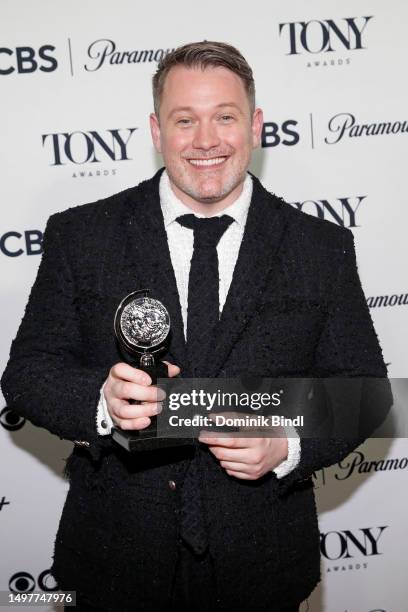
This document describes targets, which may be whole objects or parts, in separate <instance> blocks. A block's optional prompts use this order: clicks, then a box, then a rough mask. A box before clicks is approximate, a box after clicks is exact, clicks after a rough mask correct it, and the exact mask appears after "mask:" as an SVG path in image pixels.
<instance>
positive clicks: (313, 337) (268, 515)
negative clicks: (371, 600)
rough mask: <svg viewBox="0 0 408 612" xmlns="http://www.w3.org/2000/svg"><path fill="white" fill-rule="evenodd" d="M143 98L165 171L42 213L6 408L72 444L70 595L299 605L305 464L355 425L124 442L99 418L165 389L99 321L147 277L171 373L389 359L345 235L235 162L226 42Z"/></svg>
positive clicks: (243, 120) (236, 120)
mask: <svg viewBox="0 0 408 612" xmlns="http://www.w3.org/2000/svg"><path fill="white" fill-rule="evenodd" d="M153 98H154V110H155V112H154V113H153V114H152V115H151V117H150V125H151V132H152V137H153V142H154V145H155V147H156V149H157V151H158V152H160V153H161V154H162V155H163V159H164V165H165V168H162V169H161V170H159V171H158V172H157V174H156V175H155V176H154V177H153V178H151V179H150V180H147V181H144V182H142V183H141V184H140V185H138V186H137V187H134V188H131V189H128V190H126V191H124V192H122V193H119V194H117V195H114V196H112V197H109V198H107V199H105V200H102V201H99V202H97V203H92V204H87V205H85V206H80V207H77V208H74V209H70V210H68V211H65V212H63V213H60V214H57V215H53V216H52V217H51V218H50V220H49V222H48V225H47V229H46V232H45V238H44V255H43V259H42V262H41V266H40V269H39V272H38V277H37V280H36V282H35V285H34V287H33V290H32V293H31V295H30V299H29V303H28V306H27V310H26V314H25V317H24V319H23V322H22V324H21V326H20V329H19V331H18V334H17V338H16V340H15V341H14V343H13V346H12V350H11V357H10V362H9V364H8V367H7V370H6V372H5V374H4V377H3V390H4V394H5V397H6V398H7V401H8V404H9V406H10V408H13V409H14V410H16V411H17V412H18V413H20V414H21V415H22V416H24V417H26V418H29V419H31V420H32V421H33V423H35V424H37V425H39V426H42V427H45V428H47V429H48V430H49V431H51V432H53V433H55V434H57V435H59V436H60V437H61V438H66V439H69V440H73V441H75V442H76V443H75V447H74V451H73V453H72V454H71V456H70V457H69V459H68V462H67V474H68V475H69V477H70V489H69V492H68V496H67V500H66V503H65V506H64V510H63V515H62V518H61V522H60V525H59V530H58V534H57V537H56V542H55V555H54V564H53V567H52V571H53V573H54V575H55V577H56V579H57V581H58V583H59V586H60V587H61V588H62V589H65V590H75V591H76V592H77V598H78V608H79V609H80V610H95V609H97V610H113V611H116V610H152V611H153V610H154V611H159V610H161V611H164V610H166V611H168V610H172V611H178V610H184V609H189V610H194V611H201V610H208V611H211V610H235V611H238V610H243V611H251V610H254V611H255V610H256V611H257V612H259V611H265V612H266V611H269V612H294V611H295V610H298V608H299V604H300V602H301V601H303V600H304V599H305V598H306V597H307V596H308V595H309V594H310V593H311V591H312V590H313V588H314V587H315V586H316V584H317V583H318V582H319V580H320V568H319V560H320V555H319V531H318V523H317V516H316V509H315V503H314V495H313V484H312V479H311V476H312V473H313V472H314V471H315V470H317V469H319V468H321V467H323V466H328V465H331V464H332V463H335V462H337V461H339V460H341V459H342V458H343V457H345V456H346V455H347V454H348V453H349V452H350V451H351V450H352V449H353V448H354V447H355V446H356V445H357V444H358V442H359V441H361V440H362V439H363V437H364V436H362V437H356V438H353V439H350V440H346V439H344V438H338V439H325V438H324V437H323V436H320V437H319V438H315V439H309V438H305V437H299V436H298V434H297V433H296V432H295V431H294V432H293V435H290V436H289V437H287V434H286V432H284V431H283V430H280V431H279V434H280V435H277V437H276V438H255V437H254V438H237V437H236V438H233V437H225V438H224V437H214V436H212V437H211V436H208V435H207V436H204V434H203V433H202V434H201V435H200V437H199V440H198V441H197V442H196V444H195V446H194V448H186V447H180V448H177V449H174V448H173V449H167V450H161V451H150V452H149V453H136V454H135V455H132V454H129V453H126V452H124V451H123V449H121V448H120V447H119V446H118V445H116V444H115V443H114V441H112V438H111V435H110V431H111V427H112V425H113V424H116V425H118V426H119V427H121V428H122V429H128V430H129V429H133V430H142V429H144V428H146V427H147V426H148V425H149V424H150V422H151V421H150V417H152V416H153V415H156V414H158V412H160V405H159V404H158V403H157V402H156V393H155V388H154V387H153V386H152V384H151V382H152V381H151V379H150V377H149V376H148V375H147V374H146V373H144V372H142V371H140V370H138V369H136V368H133V367H131V366H130V365H128V364H126V363H123V362H122V359H121V355H120V352H119V351H118V347H117V345H116V343H115V340H114V337H113V333H112V321H113V317H114V313H115V310H116V308H117V306H118V304H119V303H120V301H121V300H122V298H123V297H124V296H125V295H127V294H128V293H130V292H132V291H135V290H137V289H142V288H145V287H148V288H150V289H151V290H152V293H153V295H154V296H155V297H157V298H158V299H160V300H161V301H162V302H163V304H165V305H166V307H167V309H168V310H169V313H170V317H171V321H172V336H171V342H170V345H169V347H168V352H167V354H166V355H165V356H164V358H165V359H166V361H167V363H168V369H169V375H170V376H176V375H181V376H184V377H208V378H222V377H228V378H234V377H241V376H248V375H255V376H259V375H261V376H266V377H278V376H281V377H282V376H292V377H298V378H301V377H322V376H336V377H341V376H353V377H354V376H369V377H377V376H378V377H381V376H385V375H386V368H385V366H384V361H383V358H382V354H381V349H380V347H379V344H378V340H377V337H376V334H375V331H374V329H373V325H372V322H371V319H370V315H369V311H368V308H367V305H366V302H365V299H364V295H363V292H362V290H361V285H360V281H359V278H358V274H357V268H356V262H355V254H354V246H353V237H352V234H351V232H350V231H349V230H346V229H343V228H339V227H337V226H335V225H333V224H330V223H328V222H325V221H322V220H318V219H315V218H312V217H310V216H307V215H304V214H302V213H301V212H299V211H296V210H294V209H293V208H292V207H291V206H289V205H287V204H285V203H284V202H283V200H281V199H279V198H277V197H276V196H274V195H273V194H271V193H269V192H268V191H267V190H266V189H265V188H264V187H263V186H262V185H261V183H260V182H259V180H258V179H257V178H255V177H254V176H252V175H250V174H249V173H248V167H249V164H250V161H251V155H252V151H253V149H254V148H256V147H257V146H259V142H260V135H261V130H262V111H261V110H260V109H259V108H256V106H255V87H254V81H253V76H252V71H251V68H250V67H249V65H248V63H247V62H246V60H245V59H244V58H243V57H242V55H241V53H240V52H239V51H238V50H237V49H235V48H234V47H232V46H230V45H227V44H224V43H218V42H199V43H192V44H188V45H184V46H182V47H179V48H178V49H176V50H175V51H173V52H171V53H170V54H168V55H167V56H166V57H164V58H163V60H162V61H161V62H160V64H159V66H158V70H157V72H156V74H155V75H154V78H153ZM131 400H136V402H138V404H137V405H135V404H134V403H131Z"/></svg>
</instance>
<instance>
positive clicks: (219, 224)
mask: <svg viewBox="0 0 408 612" xmlns="http://www.w3.org/2000/svg"><path fill="white" fill-rule="evenodd" d="M233 220H234V219H233V218H232V217H230V216H229V215H222V216H221V217H205V218H203V219H200V218H199V217H196V216H195V215H181V217H177V219H176V221H177V222H178V223H180V225H183V226H184V227H188V228H189V229H192V230H193V231H194V247H199V246H207V247H216V246H217V244H218V243H219V241H220V239H221V236H222V235H223V233H224V232H225V230H226V229H227V227H228V226H229V225H231V223H232V222H233Z"/></svg>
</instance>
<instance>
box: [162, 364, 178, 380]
mask: <svg viewBox="0 0 408 612" xmlns="http://www.w3.org/2000/svg"><path fill="white" fill-rule="evenodd" d="M163 363H165V364H166V365H167V373H168V375H169V378H173V377H174V376H177V374H180V372H181V370H180V368H179V367H178V366H176V365H174V363H169V362H168V361H163Z"/></svg>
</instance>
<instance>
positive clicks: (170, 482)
mask: <svg viewBox="0 0 408 612" xmlns="http://www.w3.org/2000/svg"><path fill="white" fill-rule="evenodd" d="M169 488H170V489H171V490H172V491H175V490H176V489H177V485H176V483H175V482H174V480H169Z"/></svg>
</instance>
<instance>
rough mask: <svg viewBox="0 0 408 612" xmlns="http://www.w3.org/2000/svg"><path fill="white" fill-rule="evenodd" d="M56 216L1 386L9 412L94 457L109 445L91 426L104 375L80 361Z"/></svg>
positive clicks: (77, 330) (70, 289) (69, 279)
mask: <svg viewBox="0 0 408 612" xmlns="http://www.w3.org/2000/svg"><path fill="white" fill-rule="evenodd" d="M62 214H64V213H62ZM60 216H61V213H59V214H56V215H53V216H52V217H50V219H49V221H48V223H47V227H46V230H45V233H44V240H43V255H42V260H41V263H40V266H39V269H38V274H37V278H36V280H35V283H34V285H33V288H32V290H31V294H30V297H29V300H28V304H27V307H26V310H25V314H24V317H23V320H22V322H21V324H20V327H19V330H18V333H17V336H16V338H15V340H14V341H13V343H12V346H11V351H10V359H9V362H8V365H7V368H6V370H5V372H4V374H3V377H2V381H1V384H2V390H3V393H4V397H5V399H6V401H7V404H8V406H9V408H11V409H13V410H15V411H16V412H17V413H18V414H19V415H21V416H22V417H25V418H27V419H29V420H30V421H31V422H32V423H33V424H34V425H37V426H39V427H44V428H45V429H47V430H48V431H50V432H51V433H53V434H56V435H58V436H59V437H60V438H61V439H62V438H66V439H68V440H73V441H80V444H81V445H82V446H85V447H88V448H89V451H90V452H91V454H93V456H94V457H97V456H98V455H99V452H100V449H101V446H103V445H105V446H106V445H107V444H109V443H110V438H109V441H107V440H106V439H105V438H103V439H102V438H98V435H97V424H96V411H97V405H98V401H99V391H100V388H101V386H102V384H103V381H104V380H105V378H106V377H107V374H108V372H107V371H106V370H105V369H103V368H100V369H99V368H90V367H87V365H86V364H84V363H83V362H82V350H81V331H80V323H79V320H78V314H77V309H76V300H77V296H76V293H75V286H74V279H73V276H72V273H71V270H70V266H69V264H68V261H67V258H66V256H65V254H64V249H63V246H62V236H61V232H60V230H59V227H60V225H61V224H60ZM64 238H65V239H67V237H64Z"/></svg>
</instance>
